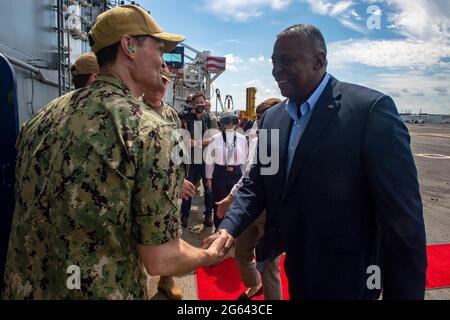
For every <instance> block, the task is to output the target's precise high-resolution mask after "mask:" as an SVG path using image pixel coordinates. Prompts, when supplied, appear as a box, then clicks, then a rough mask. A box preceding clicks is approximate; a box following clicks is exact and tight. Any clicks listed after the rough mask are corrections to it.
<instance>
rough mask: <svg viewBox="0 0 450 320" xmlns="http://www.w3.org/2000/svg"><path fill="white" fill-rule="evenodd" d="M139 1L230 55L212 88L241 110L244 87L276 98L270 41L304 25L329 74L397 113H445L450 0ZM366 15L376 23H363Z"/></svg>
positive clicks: (190, 38) (198, 44) (449, 84)
mask: <svg viewBox="0 0 450 320" xmlns="http://www.w3.org/2000/svg"><path fill="white" fill-rule="evenodd" d="M136 2H137V3H139V4H140V5H141V6H143V7H145V8H146V9H147V10H149V11H151V13H152V15H153V16H154V17H155V19H156V20H157V21H158V23H159V24H160V26H161V27H162V28H163V30H164V31H167V32H173V33H181V34H183V35H185V36H186V41H185V42H186V43H187V44H189V45H190V46H192V47H194V48H196V49H198V50H200V51H202V50H208V51H211V53H212V55H215V56H226V57H227V71H226V72H225V73H224V74H222V75H221V76H220V77H219V78H218V79H217V80H216V81H215V82H214V88H219V89H220V90H221V92H222V96H223V97H224V96H225V95H226V94H231V95H232V96H233V99H234V102H235V107H236V108H238V109H242V108H245V88H246V87H249V86H255V87H256V88H257V90H258V92H257V103H259V102H261V101H263V100H264V99H266V98H269V97H280V98H281V95H280V92H279V90H278V87H277V85H276V84H275V82H274V80H273V78H272V75H271V70H272V66H271V61H270V56H271V54H272V48H273V43H274V41H275V38H276V35H277V34H278V33H279V32H281V31H282V30H284V29H285V28H286V27H288V26H291V25H293V24H297V23H308V24H313V25H315V26H316V27H318V28H319V29H320V30H321V31H322V33H323V35H324V37H325V40H326V42H327V47H328V60H329V63H328V72H330V73H331V74H332V75H334V76H335V77H336V78H338V79H339V80H341V81H346V82H353V83H357V84H360V85H364V86H368V87H371V88H374V89H377V90H380V91H382V92H384V93H386V94H389V95H391V96H392V97H393V98H394V100H395V101H396V103H397V106H398V109H399V110H400V111H411V112H419V110H422V112H429V113H446V114H450V99H449V97H450V45H449V44H450V2H449V1H447V0H416V1H409V0H379V1H373V0H362V1H352V0H341V1H329V0H246V1H245V0H192V1H179V0H164V1H161V0H160V1H151V0H142V1H136ZM372 5H375V6H376V7H370V6H372ZM368 11H369V13H368ZM368 19H369V22H371V21H372V22H374V23H375V27H376V28H372V29H369V28H368V26H367V23H368ZM377 21H379V22H380V23H379V25H377V24H376V23H377ZM371 25H373V24H371ZM378 26H379V28H378ZM212 102H213V107H215V99H214V98H213V99H212Z"/></svg>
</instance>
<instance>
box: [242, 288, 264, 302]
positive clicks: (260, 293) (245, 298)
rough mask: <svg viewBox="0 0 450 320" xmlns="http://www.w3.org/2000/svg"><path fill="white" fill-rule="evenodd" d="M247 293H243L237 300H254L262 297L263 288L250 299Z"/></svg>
mask: <svg viewBox="0 0 450 320" xmlns="http://www.w3.org/2000/svg"><path fill="white" fill-rule="evenodd" d="M246 291H247V290H246ZM246 291H244V292H242V293H241V295H240V296H239V297H238V298H237V299H236V300H251V299H252V298H254V297H256V296H260V295H262V293H263V288H262V286H261V288H259V289H258V291H256V293H255V294H254V295H252V296H250V297H249V296H248V295H247V293H246Z"/></svg>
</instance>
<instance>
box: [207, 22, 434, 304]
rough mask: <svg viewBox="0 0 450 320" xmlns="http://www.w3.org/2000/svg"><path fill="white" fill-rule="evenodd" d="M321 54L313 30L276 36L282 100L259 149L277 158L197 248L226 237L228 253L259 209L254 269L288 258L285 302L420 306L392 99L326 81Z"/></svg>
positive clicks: (411, 196) (409, 161) (420, 261)
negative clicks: (262, 217) (261, 218)
mask: <svg viewBox="0 0 450 320" xmlns="http://www.w3.org/2000/svg"><path fill="white" fill-rule="evenodd" d="M326 54H327V52H326V46H325V41H324V39H323V36H322V34H321V32H320V31H319V30H318V29H317V28H315V27H313V26H310V25H295V26H292V27H290V28H288V29H286V30H285V31H283V32H282V33H281V34H279V35H278V37H277V40H276V42H275V46H274V51H273V55H272V61H273V72H272V73H273V76H274V78H275V80H276V81H277V82H278V85H279V87H280V89H281V93H282V94H283V96H285V97H286V98H288V99H287V100H285V101H283V102H281V103H280V104H278V105H277V106H275V107H273V108H271V109H270V110H269V111H268V112H266V114H265V116H264V118H263V120H262V126H261V129H266V130H267V132H268V134H267V136H268V137H267V139H264V135H263V134H262V132H263V131H264V130H261V131H260V137H259V143H260V147H261V144H262V143H265V142H264V141H266V143H267V144H268V150H269V152H270V153H271V154H273V153H274V152H279V159H280V161H279V170H278V171H277V173H276V174H274V175H264V173H263V171H262V169H265V167H267V166H268V165H263V164H261V162H260V161H258V162H257V163H256V164H255V165H254V166H253V168H252V170H251V172H250V177H249V178H248V179H245V181H244V185H243V187H242V188H241V189H240V190H239V193H238V195H237V197H236V199H235V201H234V202H233V204H232V206H231V207H230V209H229V211H228V212H227V215H226V216H225V218H224V220H223V222H222V224H221V225H220V227H219V230H218V232H217V233H216V234H214V235H212V236H211V237H209V238H207V239H206V240H205V241H204V245H205V246H207V245H208V244H209V242H210V241H211V240H213V239H214V238H215V237H217V236H218V235H219V234H221V235H223V234H226V236H227V237H228V241H227V243H226V245H225V247H224V248H223V252H224V253H225V252H226V251H227V250H229V248H230V247H231V245H232V243H233V240H234V238H235V237H237V236H238V235H239V234H241V233H242V232H243V230H245V229H246V228H247V226H249V225H250V224H251V223H252V222H253V221H254V220H255V219H256V218H257V216H258V215H259V214H260V213H261V212H262V211H263V209H266V212H267V218H266V224H265V236H264V237H263V239H261V241H260V243H259V246H258V248H257V260H258V261H260V262H265V261H268V260H270V259H272V258H274V257H276V256H277V255H278V254H279V253H280V252H283V251H284V252H286V259H285V270H286V275H287V278H288V281H289V290H290V297H291V299H294V300H296V299H376V298H378V297H379V296H380V292H381V289H382V290H383V298H384V299H423V298H424V292H425V273H426V267H427V261H426V247H425V244H426V240H425V228H424V222H423V213H422V201H421V197H420V193H419V184H418V180H417V171H416V167H415V164H414V160H413V156H412V153H411V148H410V137H409V133H408V130H407V128H406V127H405V125H404V124H403V121H402V119H401V118H400V116H399V114H398V112H397V109H396V106H395V104H394V101H393V100H392V99H391V98H390V97H389V96H386V95H384V94H382V93H380V92H377V91H374V90H371V89H368V88H364V87H361V86H357V85H354V84H349V83H344V82H340V81H339V80H337V79H335V78H334V77H332V76H331V75H329V74H328V73H327V72H326V65H327V60H326ZM274 130H278V132H279V143H277V142H275V143H274V142H273V141H272V140H271V135H272V134H273V132H274ZM377 270H378V271H381V272H379V273H378V272H377ZM377 277H379V281H376V280H375V281H374V279H376V278H377ZM377 282H379V284H380V285H377Z"/></svg>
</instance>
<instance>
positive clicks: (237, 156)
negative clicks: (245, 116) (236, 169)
mask: <svg viewBox="0 0 450 320" xmlns="http://www.w3.org/2000/svg"><path fill="white" fill-rule="evenodd" d="M225 136H226V142H225V141H224V139H223V135H222V132H219V133H217V134H215V135H214V136H212V138H211V142H210V143H209V145H208V147H207V148H206V161H205V162H206V166H205V171H206V172H205V173H206V179H212V176H213V174H214V165H216V164H217V165H221V166H224V165H227V166H241V170H242V173H244V172H245V162H246V160H247V156H248V146H247V139H246V138H245V136H244V135H242V134H240V133H239V132H237V131H234V130H227V131H226V132H225ZM235 136H236V139H235V138H234V137H235ZM234 141H236V143H234Z"/></svg>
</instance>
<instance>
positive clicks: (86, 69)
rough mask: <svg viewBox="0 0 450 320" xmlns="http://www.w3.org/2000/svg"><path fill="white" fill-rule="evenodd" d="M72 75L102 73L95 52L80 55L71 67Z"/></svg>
mask: <svg viewBox="0 0 450 320" xmlns="http://www.w3.org/2000/svg"><path fill="white" fill-rule="evenodd" d="M71 72H72V76H78V75H83V74H93V73H95V74H100V68H99V66H98V63H97V57H96V56H95V54H94V53H93V52H87V53H84V54H82V55H81V56H79V57H78V59H77V60H76V61H75V63H74V64H73V66H72V68H71Z"/></svg>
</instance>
